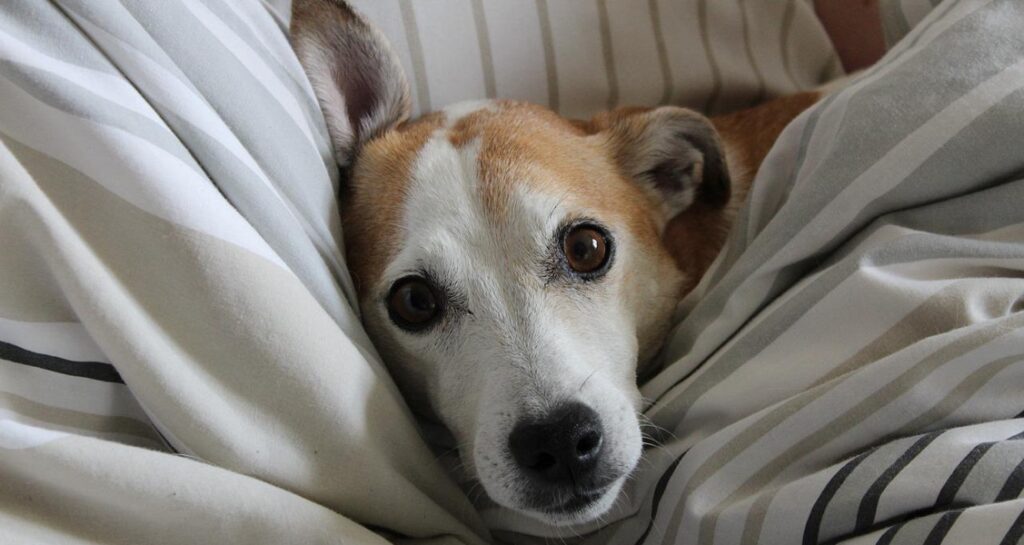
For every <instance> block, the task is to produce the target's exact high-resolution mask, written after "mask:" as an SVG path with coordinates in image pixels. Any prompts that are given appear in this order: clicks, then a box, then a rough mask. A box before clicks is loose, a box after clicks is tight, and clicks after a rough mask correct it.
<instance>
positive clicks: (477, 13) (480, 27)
mask: <svg viewBox="0 0 1024 545" xmlns="http://www.w3.org/2000/svg"><path fill="white" fill-rule="evenodd" d="M472 5H473V24H474V26H475V27H476V40H477V47H479V48H480V68H481V70H483V74H484V92H485V93H486V94H487V98H494V97H496V96H498V85H497V83H495V79H494V56H493V55H492V54H491V32H490V30H489V29H488V28H487V15H486V14H485V13H484V0H473V4H472Z"/></svg>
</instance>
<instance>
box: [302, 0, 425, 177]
mask: <svg viewBox="0 0 1024 545" xmlns="http://www.w3.org/2000/svg"><path fill="white" fill-rule="evenodd" d="M291 42H292V47H293V48H294V49H295V52H296V54H297V55H298V57H299V62H300V63H302V67H303V68H304V69H305V70H306V75H307V76H308V77H309V81H310V83H312V84H313V91H314V92H315V93H316V97H317V99H318V100H319V101H320V108H321V109H322V110H323V112H324V118H325V120H326V121H327V130H328V131H329V132H330V134H331V141H332V142H333V143H334V153H335V158H336V160H337V161H338V164H339V165H340V166H341V167H343V168H345V167H348V166H350V165H351V164H352V160H353V158H354V157H355V154H356V152H357V151H358V150H359V148H360V147H361V146H362V145H363V144H365V143H366V142H368V141H369V140H370V139H372V138H374V137H375V136H378V135H380V134H382V133H384V132H386V131H387V130H389V129H392V128H394V127H395V126H396V125H398V124H399V123H401V122H402V121H404V120H405V119H407V118H408V117H409V110H410V107H409V84H408V82H406V79H405V76H404V74H403V73H402V67H401V65H400V64H399V62H398V57H397V56H396V55H395V54H394V52H392V51H391V47H390V46H389V45H388V42H387V40H386V39H385V38H384V36H383V35H382V34H381V33H380V31H378V30H377V29H376V28H374V27H373V26H371V25H370V24H368V23H367V22H366V21H364V20H363V19H362V17H360V16H359V14H357V13H356V12H355V11H354V10H353V9H352V8H351V7H350V6H349V5H348V4H347V3H345V2H343V1H342V0H294V1H293V2H292V22H291Z"/></svg>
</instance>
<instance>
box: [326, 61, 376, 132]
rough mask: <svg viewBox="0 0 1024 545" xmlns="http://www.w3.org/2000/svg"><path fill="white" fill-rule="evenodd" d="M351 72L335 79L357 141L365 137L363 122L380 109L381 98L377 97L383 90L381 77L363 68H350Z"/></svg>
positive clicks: (339, 75)
mask: <svg viewBox="0 0 1024 545" xmlns="http://www.w3.org/2000/svg"><path fill="white" fill-rule="evenodd" d="M348 68H349V69H350V72H349V73H347V74H338V77H337V78H336V79H335V81H337V83H338V87H339V88H340V89H341V93H342V97H343V99H344V101H345V114H346V115H347V116H348V122H349V124H350V125H351V126H352V134H353V135H354V136H355V137H356V139H357V140H359V139H362V137H364V136H368V135H363V134H360V133H361V130H362V121H363V120H364V119H366V118H368V117H370V116H371V115H372V113H373V109H374V108H376V107H378V105H379V103H380V98H379V97H378V96H377V95H376V93H377V92H379V89H381V82H380V78H379V75H378V74H377V73H376V72H374V71H371V70H364V69H362V68H363V67H362V66H349V67H348Z"/></svg>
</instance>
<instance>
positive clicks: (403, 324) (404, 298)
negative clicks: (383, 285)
mask: <svg viewBox="0 0 1024 545" xmlns="http://www.w3.org/2000/svg"><path fill="white" fill-rule="evenodd" d="M387 304H388V314H389V315H390V317H391V321H392V322H394V323H395V324H396V325H397V326H398V327H400V328H402V329H405V330H407V331H421V330H423V329H426V328H428V327H430V326H431V325H433V324H434V322H436V321H437V318H438V317H439V316H440V315H441V300H440V298H439V297H438V295H437V290H435V289H434V286H432V285H431V284H430V283H429V282H428V281H427V280H426V279H424V278H421V277H418V276H409V277H406V278H403V279H401V280H399V281H397V282H395V284H394V285H393V286H392V287H391V293H390V294H389V295H388V299H387Z"/></svg>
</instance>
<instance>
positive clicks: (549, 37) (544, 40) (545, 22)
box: [536, 0, 560, 112]
mask: <svg viewBox="0 0 1024 545" xmlns="http://www.w3.org/2000/svg"><path fill="white" fill-rule="evenodd" d="M536 2H537V3H536V6H537V20H538V21H539V23H540V39H541V45H542V46H543V47H544V69H545V70H546V72H547V81H548V108H551V109H552V110H554V111H556V112H557V111H558V110H559V108H560V104H559V99H558V65H557V63H556V61H555V42H554V40H555V38H554V35H553V34H552V32H551V13H550V12H549V11H548V2H547V0H536Z"/></svg>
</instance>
